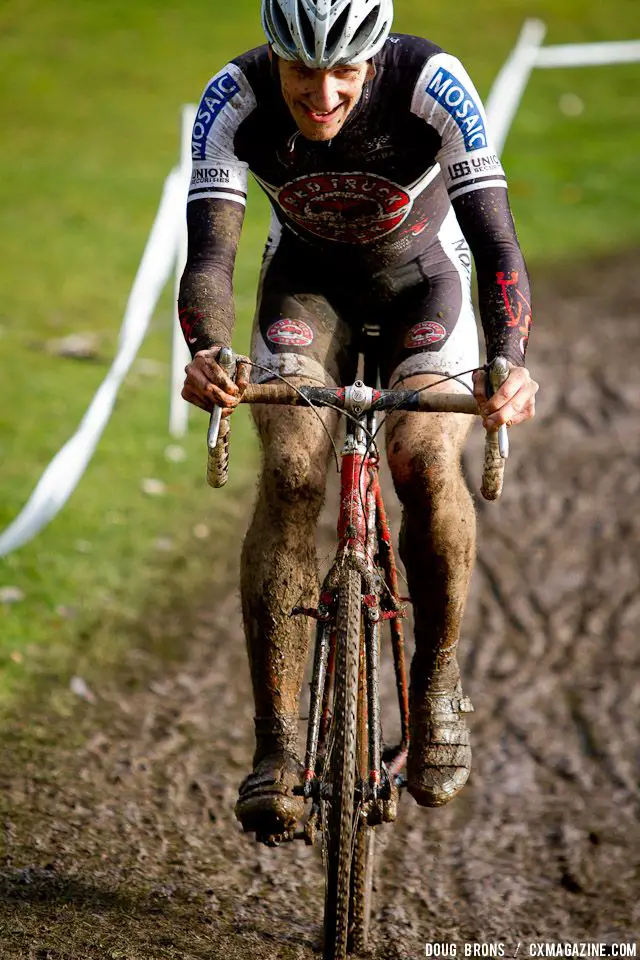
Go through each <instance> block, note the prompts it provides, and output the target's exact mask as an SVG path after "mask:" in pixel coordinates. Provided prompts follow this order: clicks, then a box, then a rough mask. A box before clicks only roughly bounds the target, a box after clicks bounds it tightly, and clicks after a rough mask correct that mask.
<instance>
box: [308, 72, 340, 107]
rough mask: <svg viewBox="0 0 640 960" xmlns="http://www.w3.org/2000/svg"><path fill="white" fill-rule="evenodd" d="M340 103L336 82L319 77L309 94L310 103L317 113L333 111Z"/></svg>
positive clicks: (332, 79)
mask: <svg viewBox="0 0 640 960" xmlns="http://www.w3.org/2000/svg"><path fill="white" fill-rule="evenodd" d="M339 102H340V98H339V96H338V89H337V84H336V81H335V80H334V78H333V77H329V76H322V75H321V76H319V77H318V79H317V81H316V83H315V85H314V88H313V90H312V92H311V103H312V104H313V107H314V109H315V110H317V111H318V113H329V111H331V110H335V108H336V107H337V106H338V103H339Z"/></svg>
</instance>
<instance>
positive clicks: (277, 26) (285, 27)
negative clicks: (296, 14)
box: [271, 3, 296, 51]
mask: <svg viewBox="0 0 640 960" xmlns="http://www.w3.org/2000/svg"><path fill="white" fill-rule="evenodd" d="M271 14H272V16H273V28H274V31H275V35H276V36H277V37H278V39H279V40H280V43H282V44H283V46H284V47H286V48H288V49H289V50H292V51H293V50H295V48H296V44H295V40H294V39H293V34H292V33H291V27H290V26H289V24H288V23H287V20H286V18H285V15H284V14H283V12H282V10H281V9H280V4H279V3H273V4H272V5H271Z"/></svg>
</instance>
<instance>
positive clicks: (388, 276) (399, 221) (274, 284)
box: [179, 0, 537, 840]
mask: <svg viewBox="0 0 640 960" xmlns="http://www.w3.org/2000/svg"><path fill="white" fill-rule="evenodd" d="M392 16H393V10H392V0H337V2H336V0H262V24H263V28H264V31H265V33H266V37H267V44H266V45H265V46H262V47H258V48H257V49H255V50H251V51H249V52H248V53H245V54H243V55H242V56H239V57H236V58H235V59H234V60H232V61H231V62H229V63H228V64H227V65H226V66H225V67H223V69H222V70H221V71H220V72H219V73H217V74H216V75H215V77H214V78H213V79H212V80H211V81H210V83H209V84H208V85H207V88H206V90H205V92H204V95H203V97H202V101H201V103H200V107H199V109H198V113H197V117H196V121H195V125H194V128H193V175H192V180H191V188H190V192H189V202H188V207H187V221H188V230H189V254H188V261H187V266H186V269H185V272H184V275H183V278H182V283H181V288H180V297H179V308H180V319H181V324H182V328H183V331H184V335H185V338H186V340H187V343H188V345H189V348H190V350H191V353H192V357H193V359H192V362H191V363H190V364H189V365H188V366H187V368H186V374H187V375H186V381H185V386H184V390H183V396H184V398H185V399H186V400H189V401H191V402H192V403H194V404H195V405H196V406H199V407H202V408H203V409H205V410H210V409H212V407H213V405H214V404H217V405H219V406H223V407H224V408H225V413H226V414H228V413H230V412H231V410H232V409H233V408H234V407H235V406H236V404H237V403H238V401H239V397H240V395H241V393H242V390H243V389H244V386H245V384H244V383H240V384H237V385H236V384H234V383H233V382H232V381H231V380H230V379H229V378H228V377H227V376H226V375H225V374H224V372H223V370H222V369H221V367H220V366H219V365H218V364H217V363H216V358H217V356H218V352H219V350H220V348H221V346H223V345H229V344H230V343H231V336H232V330H233V325H234V304H233V291H232V274H233V265H234V260H235V255H236V248H237V244H238V238H239V236H240V231H241V227H242V221H243V216H244V209H245V203H246V196H247V171H248V170H250V171H251V172H252V174H253V175H254V177H255V179H256V180H257V182H258V183H259V184H260V186H261V187H262V189H263V190H264V191H265V192H266V194H267V196H268V197H269V199H270V201H271V207H272V225H271V230H270V233H269V237H268V240H267V245H266V249H265V254H264V262H263V267H262V274H261V281H260V291H259V297H258V306H257V312H256V318H255V324H254V332H253V342H252V359H253V361H254V363H255V366H254V367H253V373H252V378H253V379H254V380H255V381H258V382H260V381H266V380H270V379H274V378H275V377H276V375H283V376H286V377H288V378H300V379H301V380H302V381H315V382H317V383H320V384H328V385H335V384H342V383H349V382H352V381H353V379H354V377H355V373H356V360H357V352H358V342H359V335H360V332H361V330H362V327H363V325H364V324H365V323H366V324H377V325H379V329H380V334H379V336H380V346H381V350H380V356H381V378H382V382H383V385H385V386H386V385H388V386H392V387H393V386H396V385H399V384H402V385H403V386H404V387H412V388H414V387H415V388H419V387H423V386H425V385H427V384H431V383H434V382H435V381H438V380H440V379H441V378H442V376H443V374H455V373H457V372H459V371H469V370H471V369H472V368H475V367H477V366H478V363H479V359H478V356H479V355H478V338H477V332H476V324H475V319H474V315H473V310H472V305H471V299H470V274H471V258H470V250H471V253H472V254H473V258H474V261H475V265H476V271H477V278H478V291H479V303H480V316H481V320H482V326H483V330H484V336H485V341H486V349H487V354H488V358H489V359H492V358H493V357H494V356H496V355H499V354H501V355H504V356H506V357H507V358H508V360H509V361H510V374H509V377H508V379H507V381H506V383H505V384H504V385H503V387H502V388H501V389H500V391H499V392H498V393H496V394H495V395H494V396H493V397H492V398H491V399H489V400H487V397H486V394H485V387H484V376H483V375H481V374H479V373H477V374H475V375H474V385H473V389H474V391H475V395H476V397H477V399H478V402H479V404H480V406H481V410H482V413H483V422H484V426H485V427H486V428H487V429H489V430H495V429H497V427H498V426H499V425H501V424H504V423H507V424H509V425H510V424H515V423H519V422H521V421H524V420H527V419H529V418H530V417H532V416H533V415H534V396H535V393H536V391H537V384H536V383H535V382H534V381H533V380H532V379H531V377H530V375H529V373H528V372H527V370H526V368H525V366H524V356H525V349H526V345H527V339H528V335H529V326H530V323H531V309H530V306H529V304H530V295H529V284H528V279H527V272H526V268H525V264H524V261H523V258H522V254H521V252H520V249H519V246H518V241H517V238H516V234H515V230H514V226H513V220H512V217H511V213H510V209H509V204H508V199H507V189H506V181H505V176H504V173H503V170H502V167H501V165H500V162H499V160H498V158H497V156H496V153H495V150H494V148H493V147H492V144H491V139H490V135H489V132H488V129H487V122H486V117H485V114H484V110H483V107H482V104H481V102H480V99H479V97H478V94H477V92H476V90H475V88H474V86H473V84H472V82H471V80H470V78H469V76H468V75H467V73H466V72H465V70H464V68H463V67H462V65H461V64H460V62H459V61H458V60H457V59H456V58H454V57H453V56H451V55H449V54H447V53H445V52H444V51H443V50H441V49H440V48H439V47H438V46H436V45H435V44H433V43H431V42H429V41H427V40H424V39H420V38H418V37H413V36H407V35H402V34H391V33H390V28H391V21H392ZM461 379H462V380H465V379H467V380H468V382H469V383H471V378H470V377H468V378H465V377H463V378H461ZM294 382H298V381H296V380H295V379H294ZM452 385H453V386H454V387H456V388H457V389H459V390H464V389H465V386H464V384H459V383H456V381H449V382H448V383H446V384H444V389H446V390H448V391H449V390H451V389H452ZM434 389H442V387H438V386H436V387H434ZM254 418H255V421H256V424H257V428H258V432H259V435H260V439H261V443H262V451H263V469H262V475H261V479H260V485H259V492H258V498H257V503H256V507H255V512H254V515H253V520H252V522H251V525H250V528H249V532H248V534H247V537H246V539H245V542H244V547H243V554H242V584H241V592H242V606H243V616H244V625H245V632H246V639H247V646H248V653H249V663H250V668H251V677H252V683H253V693H254V699H255V711H256V718H255V732H256V751H255V755H254V769H253V772H252V773H251V774H250V775H249V776H248V777H247V778H246V779H245V780H244V782H243V783H242V785H241V787H240V796H239V800H238V803H237V806H236V815H237V816H238V818H239V819H240V821H241V822H242V824H243V826H244V828H245V830H248V831H255V832H256V834H257V835H258V836H259V837H260V838H261V839H264V838H269V837H270V838H271V839H272V840H273V838H274V837H275V838H277V837H286V836H290V835H291V831H292V829H293V827H294V826H295V822H296V820H297V819H298V818H299V817H300V816H301V814H302V810H303V802H302V800H301V798H299V797H294V796H293V793H292V787H293V785H294V784H295V783H296V782H298V781H299V778H300V773H301V767H300V763H299V760H298V754H297V735H298V702H299V694H300V688H301V683H302V676H303V670H304V664H305V661H306V654H307V644H308V630H307V625H306V622H303V618H294V619H290V618H289V612H290V610H291V608H292V607H293V606H295V605H297V604H305V603H308V604H311V603H312V602H313V600H314V596H313V594H314V588H315V585H316V582H317V572H316V557H315V545H314V536H315V523H316V520H317V517H318V513H319V511H320V507H321V505H322V501H323V496H324V487H325V476H326V469H327V462H328V457H329V452H330V445H329V441H328V439H327V436H326V432H325V430H324V429H323V427H322V424H321V423H319V422H318V419H317V417H316V416H315V414H314V413H313V412H311V411H308V410H300V409H297V408H266V407H263V408H254ZM323 418H324V421H325V424H326V426H327V427H328V428H329V430H335V428H336V415H335V414H334V412H333V411H324V412H323ZM469 424H470V418H468V417H464V416H462V415H455V414H452V415H449V414H439V415H431V416H428V417H415V416H412V415H407V414H395V415H393V416H390V417H389V422H388V424H387V434H386V443H387V456H388V461H389V466H390V468H391V473H392V476H393V480H394V484H395V487H396V490H397V493H398V495H399V498H400V500H401V503H402V506H403V524H402V531H401V538H400V551H401V556H402V559H403V561H404V564H405V567H406V570H407V577H408V582H409V588H410V592H411V596H412V598H413V604H414V611H415V645H416V647H415V654H414V657H413V661H412V666H411V689H410V693H411V748H410V752H409V758H408V764H407V779H408V789H409V792H410V793H411V794H412V795H413V797H414V798H415V799H416V800H417V802H418V803H419V804H422V805H424V806H439V805H441V804H444V803H446V802H448V801H449V800H451V799H452V797H454V796H455V795H456V794H457V793H458V791H459V790H460V789H461V787H462V786H463V785H464V783H465V782H466V780H467V778H468V775H469V769H470V765H471V749H470V746H469V730H468V727H467V724H466V721H465V716H464V714H465V713H466V712H467V711H468V710H471V709H472V707H471V704H470V702H469V700H468V698H466V697H464V696H463V694H462V689H461V685H460V671H459V668H458V663H457V658H456V651H457V644H458V640H459V635H460V626H461V621H462V615H463V610H464V606H465V601H466V597H467V590H468V584H469V578H470V575H471V570H472V565H473V558H474V549H475V514H474V508H473V504H472V501H471V497H470V494H469V492H468V490H467V487H466V484H465V482H464V479H463V477H462V474H461V469H460V456H461V451H462V447H463V444H464V441H465V438H466V435H467V432H468V429H469Z"/></svg>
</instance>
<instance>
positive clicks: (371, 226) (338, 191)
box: [277, 173, 413, 243]
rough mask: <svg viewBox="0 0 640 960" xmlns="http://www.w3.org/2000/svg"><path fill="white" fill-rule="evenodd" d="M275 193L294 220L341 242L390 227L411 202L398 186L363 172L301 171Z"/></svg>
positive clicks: (379, 234) (403, 216)
mask: <svg viewBox="0 0 640 960" xmlns="http://www.w3.org/2000/svg"><path fill="white" fill-rule="evenodd" d="M277 199H278V203H279V204H280V206H281V207H282V210H283V211H284V213H285V214H286V215H287V216H288V217H290V218H291V219H292V220H293V221H294V222H295V223H296V224H298V225H299V226H301V227H304V229H305V230H308V231H309V232H310V233H313V234H315V235H316V236H318V237H322V238H323V239H324V240H336V241H341V242H343V243H370V242H371V241H373V240H377V239H378V238H379V237H382V236H384V235H385V234H386V233H390V232H391V231H392V230H395V229H396V227H398V226H400V224H401V223H402V222H403V221H404V220H405V219H406V217H407V215H408V214H409V211H410V210H411V207H412V205H413V201H412V200H411V197H410V196H409V194H408V193H407V191H406V190H404V189H403V187H400V186H398V184H397V183H393V182H392V181H391V180H386V179H385V178H384V177H379V176H378V175H377V174H367V173H322V174H316V175H315V176H309V177H300V178H299V179H297V180H293V181H292V182H291V183H288V184H286V185H285V186H284V187H282V188H281V189H280V190H279V192H278V197H277Z"/></svg>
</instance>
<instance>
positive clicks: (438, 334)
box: [404, 320, 447, 350]
mask: <svg viewBox="0 0 640 960" xmlns="http://www.w3.org/2000/svg"><path fill="white" fill-rule="evenodd" d="M446 335H447V331H446V330H445V328H444V327H443V326H442V324H441V323H437V322H436V321H435V320H423V321H422V323H416V325H415V327H411V330H409V333H408V334H407V336H406V339H405V341H404V345H405V347H408V349H409V350H416V349H417V348H418V347H426V346H427V345H428V344H430V343H438V341H439V340H444V338H445V337H446Z"/></svg>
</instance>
